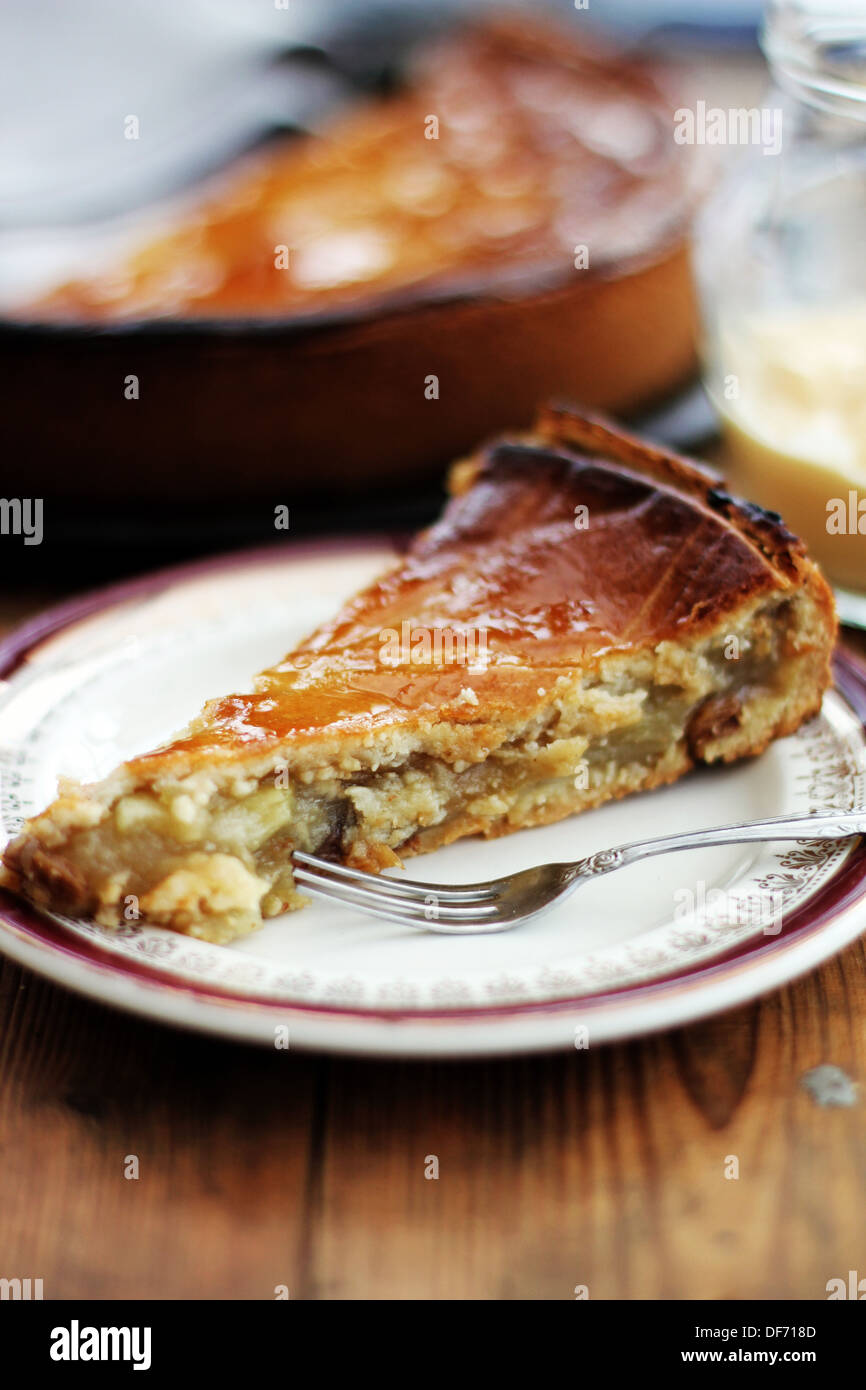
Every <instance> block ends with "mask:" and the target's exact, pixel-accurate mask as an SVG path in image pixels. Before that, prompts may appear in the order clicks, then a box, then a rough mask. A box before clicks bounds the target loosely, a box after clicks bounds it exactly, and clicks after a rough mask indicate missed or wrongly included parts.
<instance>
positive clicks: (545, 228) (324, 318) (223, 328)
mask: <svg viewBox="0 0 866 1390" xmlns="http://www.w3.org/2000/svg"><path fill="white" fill-rule="evenodd" d="M405 77H406V80H405V82H404V83H403V85H402V87H401V89H400V90H399V91H397V92H395V93H393V94H392V95H389V96H387V97H386V96H381V97H378V98H374V99H367V100H364V101H356V102H353V103H350V104H349V105H347V106H346V107H344V108H343V109H342V110H341V111H340V112H338V113H335V114H334V116H333V118H332V119H330V120H329V121H328V122H327V123H326V124H325V125H323V127H322V129H321V131H319V132H317V133H314V134H310V135H307V136H299V137H295V138H290V139H284V140H280V141H275V142H273V143H272V144H270V145H268V146H267V147H266V148H264V149H263V150H261V151H259V152H258V153H256V154H253V155H250V156H248V157H246V158H244V159H241V160H238V161H236V162H235V163H234V164H233V166H232V167H231V168H229V169H226V170H225V171H224V173H223V174H222V175H221V176H219V177H218V178H217V179H215V180H214V181H212V182H211V183H210V184H209V185H208V188H207V191H206V192H205V193H203V194H202V195H201V196H200V197H199V198H198V199H197V200H196V202H195V203H194V205H187V206H186V207H185V209H184V210H183V211H182V212H177V213H175V214H174V215H173V216H172V217H171V218H170V217H169V215H168V213H166V219H165V231H164V234H163V235H158V236H155V235H154V232H153V230H152V224H151V230H150V231H149V232H148V233H147V237H146V238H145V237H144V236H139V238H138V241H137V243H136V245H135V246H129V247H128V251H129V254H125V253H124V254H120V252H119V249H118V252H117V253H115V255H114V256H113V257H112V256H111V255H109V254H108V253H107V252H106V253H105V254H104V256H103V261H102V263H101V264H100V265H99V266H97V267H94V268H93V269H92V271H91V272H90V273H87V274H83V275H81V276H80V277H79V278H78V279H76V280H74V281H69V282H68V283H66V284H64V285H62V286H59V287H58V288H57V289H56V290H55V291H54V292H53V293H48V294H47V295H45V296H44V297H43V298H42V299H41V300H40V302H38V303H30V304H27V305H23V306H21V307H20V308H19V309H17V310H16V312H15V316H14V318H15V322H16V325H17V327H16V331H15V332H13V333H7V334H4V333H2V332H0V371H2V372H3V373H4V375H5V376H6V377H7V378H8V379H9V380H10V381H12V382H14V383H15V393H16V398H17V399H19V400H24V401H26V402H28V403H29V408H28V409H23V408H22V409H19V410H18V411H12V412H9V413H8V418H7V420H6V421H5V424H6V429H7V433H8V432H9V431H10V430H11V434H9V438H8V448H9V450H10V451H11V452H13V453H14V452H16V451H17V453H18V454H20V456H21V457H22V458H25V459H26V460H27V468H28V472H29V474H30V475H31V486H32V488H33V490H34V492H36V493H38V492H39V491H40V490H44V491H47V492H51V494H52V495H54V496H69V495H70V494H73V495H74V496H75V497H80V496H82V494H83V492H84V490H85V489H86V492H87V495H89V496H93V497H94V498H96V499H98V501H99V502H100V504H101V505H103V506H104V505H105V502H106V499H116V500H120V501H127V500H128V499H130V498H135V499H145V500H148V501H151V502H153V503H156V504H159V503H161V502H162V501H163V499H164V497H165V496H170V497H171V498H172V499H174V500H175V501H176V502H177V501H181V500H182V501H184V502H189V503H190V504H191V505H192V506H195V507H198V506H199V505H200V499H201V489H202V486H206V488H207V497H208V499H209V501H210V502H211V503H213V504H216V503H218V502H219V501H221V500H222V501H224V502H227V503H228V504H229V505H231V506H232V507H237V506H238V503H239V501H250V500H251V499H253V498H260V499H263V500H268V501H270V500H271V499H272V498H273V497H274V496H275V495H276V496H277V497H281V496H282V495H283V493H284V491H285V489H286V486H287V481H288V482H289V483H290V484H291V487H292V495H293V496H296V497H297V496H298V494H299V493H300V492H304V491H306V492H307V493H309V492H317V493H318V494H319V495H320V496H324V495H327V492H328V489H329V488H330V487H332V486H335V485H336V486H340V487H342V488H344V489H346V492H347V494H348V493H350V492H351V493H352V494H354V495H356V496H357V495H358V494H359V493H360V492H362V490H363V492H364V494H365V496H367V497H369V494H370V489H371V488H372V487H378V488H380V489H382V491H383V495H384V493H385V491H386V490H387V489H388V488H390V487H392V486H401V487H405V485H406V479H407V477H409V478H412V479H413V480H419V479H429V480H430V481H431V482H433V483H438V480H439V478H440V477H441V473H442V466H443V464H444V463H445V462H446V461H447V460H448V459H451V458H455V457H457V456H458V455H460V454H462V453H464V452H467V451H468V450H469V449H471V448H473V447H474V445H475V444H476V443H477V441H478V440H479V439H483V438H485V437H486V436H487V435H488V434H492V433H493V432H495V431H497V430H500V429H502V428H504V427H507V428H519V429H525V428H528V427H529V425H530V424H531V422H532V420H533V418H534V415H535V411H536V409H537V407H538V404H539V402H541V401H545V400H549V399H551V398H558V397H560V396H562V397H564V398H566V399H574V400H580V401H582V402H583V403H584V404H585V405H587V406H588V407H589V408H590V409H598V410H604V411H611V412H614V413H622V412H624V411H637V410H639V409H641V408H643V407H644V406H646V405H649V404H651V403H652V402H653V401H655V400H657V399H659V398H661V397H663V396H665V395H666V394H669V393H670V392H672V391H675V390H676V389H677V388H678V387H680V386H681V385H683V384H684V383H685V382H686V381H687V380H688V379H689V377H690V375H692V374H693V372H694V370H695V366H696V355H695V341H696V335H697V315H696V311H695V301H694V292H693V287H692V279H691V274H690V268H689V246H688V236H689V223H690V218H691V212H692V207H693V203H694V201H695V189H694V186H693V185H694V180H693V179H692V170H693V168H694V165H695V163H696V162H697V163H698V164H700V160H701V152H700V151H699V150H698V149H697V147H694V148H691V147H688V146H682V145H677V144H676V143H675V141H674V139H673V135H672V129H673V127H672V113H673V111H674V110H675V109H676V107H677V105H678V101H677V99H675V98H674V97H672V96H669V95H667V94H666V93H665V91H664V90H663V88H662V86H661V84H660V82H659V80H657V79H658V74H657V72H656V70H655V68H654V67H653V65H652V64H649V63H643V62H637V61H635V60H633V59H632V58H631V57H626V56H623V55H622V54H620V53H618V52H616V51H612V50H609V49H607V48H606V47H604V46H601V45H598V44H597V43H596V42H595V41H589V40H587V38H586V37H585V25H584V22H583V19H582V18H580V17H578V16H576V15H575V16H574V17H573V19H572V21H571V22H570V23H562V24H559V23H557V22H555V21H553V20H551V19H550V18H549V17H548V18H546V19H544V20H538V19H536V17H534V16H532V17H528V16H527V15H526V14H524V15H523V16H522V17H520V18H518V19H509V20H499V19H497V20H495V21H491V20H490V19H484V20H483V21H481V22H479V23H477V24H470V25H467V26H465V27H464V28H462V29H461V30H459V31H457V32H454V33H451V34H448V35H446V36H444V37H442V38H440V39H438V40H436V41H435V42H433V43H428V44H422V45H421V46H420V47H419V49H418V50H417V52H416V54H415V55H414V58H413V60H412V61H411V62H410V64H409V67H408V70H407V72H406V75H405ZM434 121H435V122H436V124H434ZM428 136H430V137H431V138H428ZM432 137H436V138H432ZM128 373H135V374H136V375H137V376H138V377H139V378H140V382H141V394H140V399H137V400H136V401H135V404H134V405H132V406H131V405H130V402H129V401H128V400H127V399H126V398H125V396H124V392H123V389H122V387H123V383H124V382H125V380H126V377H127V374H128ZM46 377H49V378H50V379H51V380H52V382H53V383H54V385H53V390H54V395H53V398H52V400H53V406H54V408H53V410H52V411H50V412H45V411H44V410H42V409H41V406H40V402H41V401H42V398H43V393H44V382H45V379H46ZM118 383H119V384H118ZM131 414H134V417H135V418H134V428H130V420H131ZM70 418H74V419H75V420H76V421H78V422H79V424H80V430H79V431H78V434H80V437H81V440H82V441H86V442H85V443H82V445H81V448H80V459H76V463H77V466H76V467H75V468H74V469H73V470H70V469H69V467H68V461H69V456H70V453H69V451H70V448H75V447H76V443H75V440H74V439H73V440H72V441H70V434H69V429H68V423H67V422H68V420H69V419H70ZM34 430H35V431H36V434H34ZM287 441H288V444H289V446H290V447H288V448H287ZM119 451H122V456H123V459H124V463H125V466H124V467H123V468H118V466H117V459H118V452H119ZM239 458H243V459H244V468H243V469H242V470H239V469H238V459H239ZM58 460H60V461H61V463H58V462H57V461H58Z"/></svg>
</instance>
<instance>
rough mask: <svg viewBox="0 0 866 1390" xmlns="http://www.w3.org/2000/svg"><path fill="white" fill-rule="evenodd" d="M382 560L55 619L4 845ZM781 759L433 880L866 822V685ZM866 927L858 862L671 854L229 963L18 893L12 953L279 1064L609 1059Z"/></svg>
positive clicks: (177, 588) (474, 849) (459, 856)
mask: <svg viewBox="0 0 866 1390" xmlns="http://www.w3.org/2000/svg"><path fill="white" fill-rule="evenodd" d="M392 553H393V552H392V550H391V548H390V546H388V545H387V544H384V543H382V542H381V541H378V542H372V543H371V542H349V543H345V542H343V543H339V542H338V543H329V544H319V545H312V546H311V545H306V546H294V547H289V548H287V549H285V550H279V551H277V550H274V551H267V552H257V553H254V554H248V555H244V556H236V557H232V558H229V559H224V560H218V561H211V562H207V563H204V564H199V565H194V566H189V567H185V568H183V569H181V570H175V571H171V572H166V573H164V574H161V575H155V576H153V577H151V578H149V579H147V580H142V581H136V582H133V583H130V584H126V585H121V586H117V587H116V588H114V589H112V590H106V591H105V592H103V593H101V594H97V595H94V596H91V597H90V598H88V599H86V600H81V601H76V602H74V603H72V604H68V605H66V606H64V607H63V608H61V609H55V610H53V612H51V613H49V614H46V615H44V617H42V618H41V619H39V620H38V621H37V622H36V623H34V624H31V625H30V626H29V627H28V628H26V629H23V630H21V631H20V632H19V633H17V634H15V635H13V637H12V638H11V639H10V640H8V641H7V642H6V643H5V644H4V645H3V646H2V648H0V670H2V671H3V672H4V673H6V682H5V686H4V689H3V693H2V696H0V756H2V766H0V790H2V801H0V833H2V838H3V839H4V841H5V839H6V838H8V837H9V836H10V835H12V834H14V833H15V831H16V830H17V828H18V826H19V824H20V822H21V819H22V818H24V817H26V816H28V815H30V814H32V813H33V812H34V811H37V810H39V809H41V808H42V807H43V806H44V805H45V804H47V802H48V801H49V800H50V799H51V797H52V796H53V794H54V790H55V783H56V778H57V775H58V774H59V773H63V774H66V775H69V776H74V777H78V778H82V779H85V780H90V779H93V778H97V777H100V776H102V775H103V774H104V773H106V772H108V771H109V770H110V769H111V768H112V767H113V766H114V764H115V763H116V762H118V761H119V760H120V759H122V758H124V757H127V756H129V755H131V754H133V753H136V752H139V751H142V750H144V749H146V748H148V747H152V746H153V745H154V744H156V743H158V742H160V741H161V740H162V739H164V738H165V737H166V736H167V735H168V734H170V733H172V732H173V731H175V730H176V729H178V728H179V727H181V726H182V725H183V724H184V723H186V721H187V720H188V719H189V718H190V717H191V716H192V715H193V714H194V713H195V712H196V711H197V709H198V708H199V706H200V705H201V704H202V702H203V701H204V700H205V698H207V697H210V696H215V695H218V694H220V693H222V692H227V691H229V690H233V689H244V688H245V686H246V685H247V684H248V682H249V680H250V678H251V677H252V675H253V674H254V673H255V671H256V670H258V669H259V668H260V667H262V666H265V665H268V664H271V663H272V662H273V661H274V660H275V659H277V658H278V657H279V656H281V655H282V653H283V651H284V650H287V649H288V648H289V647H290V646H291V645H292V643H293V642H294V641H295V640H296V639H297V638H299V637H301V636H302V635H304V634H305V633H307V632H308V631H309V630H310V629H311V628H312V627H313V626H315V624H317V623H318V622H319V621H320V620H321V619H323V618H325V617H326V616H328V615H329V614H330V613H332V611H333V609H334V607H335V605H337V604H338V603H339V602H340V601H341V600H342V599H343V598H344V597H345V596H346V595H348V594H349V593H351V592H352V591H353V590H354V589H355V588H356V587H357V586H358V585H359V584H360V583H362V582H363V581H365V580H366V579H368V578H370V577H371V576H372V575H373V574H375V573H376V571H377V570H378V569H380V568H381V567H382V566H383V564H384V563H387V561H388V560H389V559H390V557H391V555H392ZM839 680H840V684H841V687H842V689H843V690H844V695H843V694H842V693H834V694H832V695H829V696H828V697H827V699H826V701H825V705H824V709H823V712H822V714H821V716H820V717H819V718H818V719H816V720H814V721H813V722H812V723H811V724H810V725H809V726H808V727H807V728H804V729H802V730H801V731H800V732H799V733H798V734H797V735H796V736H794V737H793V738H789V739H786V740H784V741H782V742H779V743H777V744H775V745H773V747H772V748H770V749H769V750H768V752H767V753H765V754H764V755H763V757H761V758H760V759H757V760H753V761H750V762H747V763H744V764H741V765H738V766H736V767H734V768H729V769H714V770H712V771H704V772H700V773H696V774H693V775H692V776H691V777H689V778H687V779H685V780H684V781H683V782H680V783H679V784H677V785H676V786H674V787H670V788H666V789H664V790H661V791H657V792H652V793H649V794H646V795H643V796H637V797H633V798H631V799H627V800H625V801H622V802H618V803H616V804H613V805H610V806H606V807H603V808H601V809H600V810H597V811H593V812H590V813H588V814H585V815H583V816H580V817H577V818H574V819H572V820H569V821H566V822H563V823H561V824H559V825H555V826H551V827H546V828H542V829H536V830H527V831H521V832H519V833H517V834H515V835H513V836H510V837H508V838H506V839H502V840H496V841H492V842H490V843H487V842H482V841H476V840H471V841H464V842H462V843H460V844H458V845H453V846H451V847H449V848H447V849H444V850H440V851H437V852H436V853H435V854H431V855H428V856H426V857H424V858H422V859H418V860H415V861H413V863H412V875H413V877H416V878H424V879H429V880H430V881H431V882H437V881H439V882H459V881H470V880H473V879H478V878H482V877H488V876H494V875H496V874H500V873H506V872H509V871H511V870H514V869H517V868H522V867H525V866H527V865H530V864H534V863H539V862H542V861H545V860H551V859H572V858H579V857H581V856H583V855H586V854H589V853H592V852H594V851H595V850H599V849H602V848H606V847H610V846H613V845H617V844H622V843H624V842H627V841H629V840H634V839H640V838H645V837H647V836H648V835H651V834H662V833H666V832H670V833H673V832H675V831H678V830H681V829H682V828H683V827H684V826H688V827H690V828H697V827H700V826H711V825H718V824H724V823H727V822H732V821H742V820H749V819H756V818H758V817H762V816H771V815H780V814H783V813H787V812H808V811H818V810H826V809H831V808H832V809H844V810H848V809H851V808H854V807H859V806H863V805H864V804H866V776H864V773H866V744H864V734H863V724H862V717H863V709H864V707H866V683H864V677H863V675H862V674H861V672H860V670H859V668H857V667H855V666H854V665H853V663H850V662H849V661H848V660H847V659H845V660H843V661H842V662H841V664H840V666H839ZM864 928H866V860H864V855H863V853H861V851H860V849H859V848H855V847H854V846H853V845H852V844H851V842H847V843H845V844H842V845H833V844H826V843H822V842H811V843H797V844H791V843H788V844H778V845H758V846H754V847H752V846H742V847H737V848H730V849H713V850H705V851H694V852H691V853H689V854H687V855H682V854H681V855H671V856H669V857H663V858H658V859H654V860H651V861H647V862H646V863H644V864H640V865H635V866H634V867H632V868H630V869H626V870H623V871H621V872H619V873H617V874H615V875H612V876H610V877H606V878H602V879H599V880H598V881H596V882H593V883H590V884H588V885H587V886H586V887H583V888H581V889H579V890H578V892H577V894H575V895H574V896H573V897H572V898H570V899H569V900H568V901H567V902H565V903H563V904H562V905H561V906H560V907H558V908H557V909H555V910H554V911H553V912H551V913H549V914H548V915H546V916H544V917H542V918H540V919H539V920H538V921H537V922H534V923H530V924H528V925H526V926H524V927H522V928H520V929H519V930H517V931H514V932H511V933H508V934H503V935H494V936H479V937H467V938H454V937H447V936H445V937H443V936H435V935H432V934H428V933H423V932H415V931H411V930H407V929H403V928H401V927H399V926H397V925H395V924H392V923H387V922H379V921H377V920H375V919H373V918H371V917H367V916H363V915H361V914H358V913H354V912H352V911H350V910H348V909H343V908H338V907H334V908H332V907H330V906H327V905H325V904H323V903H322V902H317V903H315V904H314V905H313V906H312V907H310V908H308V909H306V910H305V911H303V912H300V913H293V914H288V915H286V916H285V917H282V918H278V919H275V920H273V921H271V922H269V923H268V924H267V925H266V926H265V927H264V928H263V929H262V930H261V931H260V932H258V933H256V934H255V935H254V936H252V937H250V938H247V939H246V940H244V941H243V942H241V943H239V944H236V945H233V946H228V947H217V946H210V945H207V944H205V943H203V942H198V941H194V940H192V939H189V938H186V937H183V936H178V935H176V934H173V933H170V932H166V931H163V930H161V929H159V928H153V927H147V926H142V925H140V924H131V925H130V926H128V927H126V928H124V929H122V930H121V931H119V932H110V931H106V930H104V929H102V928H99V927H96V926H94V925H92V924H91V923H87V922H79V921H73V920H70V919H66V918H61V917H49V916H47V915H46V916H43V915H40V914H37V913H36V912H35V911H33V910H32V909H31V908H29V907H27V906H24V905H21V904H18V903H15V902H14V901H13V900H12V899H11V898H10V897H8V895H4V896H3V898H2V917H0V949H2V950H3V951H4V952H6V953H7V954H8V955H10V956H12V957H14V958H15V959H17V960H19V961H21V962H22V963H23V964H25V965H28V966H30V967H31V968H33V969H35V970H37V971H40V972H41V973H42V974H44V975H46V976H48V977H50V978H51V979H53V980H55V981H57V982H59V983H61V984H64V985H67V986H69V987H70V988H73V989H77V990H80V991H82V992H83V993H86V994H88V995H90V996H92V997H94V998H98V999H101V1000H103V1001H105V1002H107V1003H111V1004H115V1005H117V1006H120V1007H124V1008H128V1009H130V1010H133V1011H135V1012H138V1013H141V1014H146V1015H148V1016H150V1017H152V1018H158V1019H161V1020H164V1021H168V1022H172V1023H175V1024H180V1025H184V1026H188V1027H194V1028H199V1029H202V1030H205V1031H209V1032H213V1033H220V1034H225V1035H228V1036H231V1037H236V1038H245V1039H250V1040H253V1041H257V1042H262V1043H265V1044H269V1045H271V1046H274V1045H275V1039H276V1040H279V1042H280V1043H283V1042H284V1040H285V1030H286V1029H288V1036H289V1042H290V1045H291V1046H297V1047H309V1048H327V1049H334V1050H340V1051H352V1052H359V1053H380V1054H398V1055H428V1054H451V1055H469V1054H473V1053H508V1052H520V1051H529V1050H535V1049H543V1048H555V1047H573V1046H575V1045H581V1046H583V1045H586V1044H587V1043H589V1044H590V1045H591V1044H592V1043H593V1042H599V1041H603V1040H605V1039H610V1038H621V1037H626V1036H629V1035H633V1034H636V1033H641V1032H646V1031H649V1030H652V1029H656V1028H662V1027H666V1026H670V1025H673V1024H676V1023H681V1022H684V1021H686V1020H688V1019H693V1018H696V1017H699V1016H702V1015H706V1014H709V1013H712V1012H715V1011H718V1010H720V1009H725V1008H728V1007H730V1006H732V1005H734V1004H737V1003H740V1002H742V1001H744V1000H746V999H749V998H752V997H754V996H755V995H757V994H759V993H761V992H763V991H765V990H768V989H772V988H774V987H776V986H778V985H781V984H783V983H784V982H785V981H787V980H789V979H791V978H793V977H794V976H795V975H797V974H799V973H802V972H803V971H805V970H808V969H810V968H812V967H813V966H814V965H816V964H817V963H818V962H819V961H821V960H824V959H826V958H827V957H828V956H830V955H832V954H833V953H834V952H835V951H838V950H839V949H840V948H841V947H842V946H844V945H845V944H846V943H847V942H849V941H851V940H852V939H853V938H854V937H855V936H857V935H858V934H859V932H860V931H861V930H862V929H864Z"/></svg>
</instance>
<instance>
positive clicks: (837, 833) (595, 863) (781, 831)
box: [574, 811, 866, 877]
mask: <svg viewBox="0 0 866 1390" xmlns="http://www.w3.org/2000/svg"><path fill="white" fill-rule="evenodd" d="M852 835H866V811H834V812H830V813H827V814H824V815H818V816H782V817H780V818H778V819H775V820H757V821H750V822H747V823H746V824H744V825H723V826H719V827H718V828H717V829H715V830H690V831H688V832H686V834H684V835H664V836H662V837H660V838H659V839H657V840H637V841H635V843H634V844H630V845H620V846H619V848H618V849H604V850H601V851H599V853H598V854H591V855H589V857H588V858H586V859H581V860H579V861H578V862H577V863H576V864H575V865H574V868H575V869H576V870H577V872H578V873H579V874H580V876H581V877H583V876H584V875H590V874H609V873H612V872H613V870H614V869H621V868H623V867H624V866H625V865H626V864H635V863H637V861H638V860H639V859H649V858H650V857H651V856H652V855H654V854H667V853H668V852H669V851H673V850H677V849H705V848H709V847H710V846H712V845H745V844H748V843H749V842H750V841H758V840H845V839H848V838H850V837H851V836H852Z"/></svg>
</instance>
